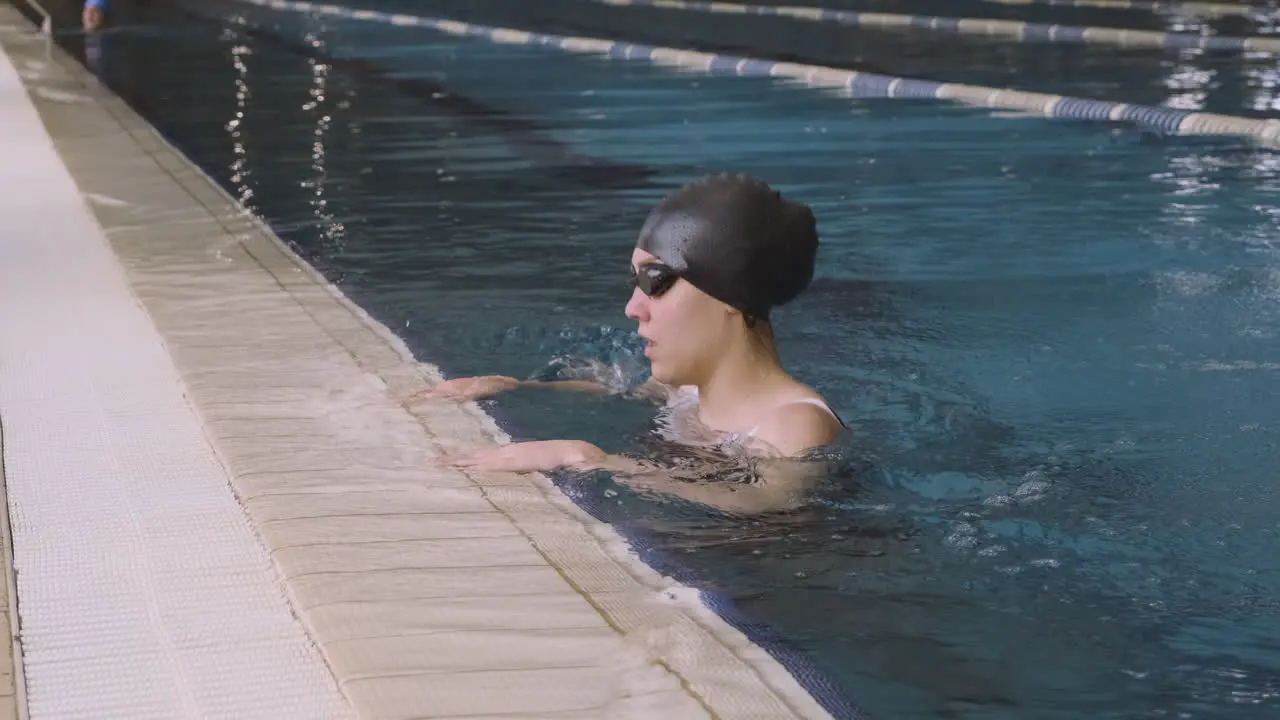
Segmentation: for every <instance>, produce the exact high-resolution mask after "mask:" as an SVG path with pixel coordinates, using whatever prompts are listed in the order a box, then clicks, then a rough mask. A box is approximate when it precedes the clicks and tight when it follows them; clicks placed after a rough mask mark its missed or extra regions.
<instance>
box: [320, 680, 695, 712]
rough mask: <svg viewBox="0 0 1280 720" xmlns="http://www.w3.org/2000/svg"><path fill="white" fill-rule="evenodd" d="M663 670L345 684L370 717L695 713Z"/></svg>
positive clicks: (368, 681)
mask: <svg viewBox="0 0 1280 720" xmlns="http://www.w3.org/2000/svg"><path fill="white" fill-rule="evenodd" d="M674 683H675V681H674V679H673V678H670V677H669V676H667V675H666V674H665V673H664V672H663V671H662V670H661V669H660V668H657V667H649V668H642V669H637V670H636V671H635V672H634V674H632V673H631V672H630V671H628V672H610V671H609V670H606V669H602V668H595V667H592V668H568V669H539V670H522V671H495V672H476V673H457V674H452V673H451V674H442V675H412V676H404V677H390V678H371V679H367V680H354V681H351V682H349V683H346V684H345V685H344V689H345V690H346V691H347V693H348V694H349V695H350V697H351V698H352V699H353V700H354V701H355V702H356V703H357V704H359V705H360V706H361V707H362V708H365V709H366V711H367V713H368V715H367V716H368V717H369V718H377V719H378V720H409V718H419V717H422V715H421V714H420V713H421V712H422V709H423V708H430V710H429V712H430V716H433V717H440V716H448V715H467V716H471V715H502V716H507V717H521V716H524V715H527V714H536V713H547V714H552V716H553V717H564V716H565V715H566V714H568V713H585V714H587V716H589V717H590V716H594V717H596V718H616V717H634V718H641V717H655V718H657V717H662V718H666V717H668V716H669V715H668V714H667V712H666V711H667V710H668V708H672V709H674V708H679V710H678V712H681V713H682V714H683V713H687V712H688V710H687V708H688V705H687V703H688V702H689V701H688V698H687V697H683V696H681V695H680V694H679V693H678V688H674V687H672V685H673V684H674Z"/></svg>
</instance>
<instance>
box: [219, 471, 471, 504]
mask: <svg viewBox="0 0 1280 720" xmlns="http://www.w3.org/2000/svg"><path fill="white" fill-rule="evenodd" d="M232 482H233V484H234V485H235V486H236V489H237V490H238V492H239V494H240V497H241V498H243V499H245V500H248V499H250V498H256V497H259V496H262V495H300V494H306V493H320V494H326V493H327V494H333V493H353V492H390V493H393V494H394V493H405V492H419V491H423V490H427V491H430V490H432V489H435V488H471V487H474V485H473V484H472V483H471V481H470V480H468V479H467V478H466V477H465V476H464V475H462V474H461V473H456V472H445V471H439V470H436V469H434V468H419V469H407V470H386V469H380V468H359V467H354V468H349V469H343V470H319V471H310V472H282V473H255V474H252V475H244V476H241V477H238V478H235V479H233V481H232Z"/></svg>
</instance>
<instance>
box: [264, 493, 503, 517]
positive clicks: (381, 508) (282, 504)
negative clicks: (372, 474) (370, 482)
mask: <svg viewBox="0 0 1280 720" xmlns="http://www.w3.org/2000/svg"><path fill="white" fill-rule="evenodd" d="M245 504H246V505H247V506H248V508H249V514H250V515H252V516H253V518H254V519H255V520H257V521H258V522H270V521H273V520H292V519H296V518H310V517H331V516H335V515H338V516H340V515H392V514H409V513H421V514H424V515H430V514H436V513H459V512H461V513H473V512H492V511H493V506H492V505H490V504H489V502H488V501H487V500H485V499H484V496H483V495H481V494H480V491H479V490H477V489H475V488H465V487H437V488H430V489H426V488H424V489H421V490H411V491H399V492H396V491H389V490H384V491H375V492H349V493H299V494H297V495H263V496H261V497H256V498H251V499H249V500H247V501H246V503H245Z"/></svg>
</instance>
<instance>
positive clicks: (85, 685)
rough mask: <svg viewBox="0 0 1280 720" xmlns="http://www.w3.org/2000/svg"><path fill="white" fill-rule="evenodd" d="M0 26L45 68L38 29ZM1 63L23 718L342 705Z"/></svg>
mask: <svg viewBox="0 0 1280 720" xmlns="http://www.w3.org/2000/svg"><path fill="white" fill-rule="evenodd" d="M14 15H15V13H14V11H13V10H12V9H11V8H10V7H8V6H0V25H11V26H18V25H20V24H21V23H22V22H23V21H22V20H21V19H20V18H16V17H13V16H14ZM35 42H37V43H38V42H39V41H35ZM0 44H2V45H3V48H4V50H5V51H7V52H9V53H11V54H13V56H14V57H15V59H17V62H20V63H21V66H22V68H23V71H24V74H26V75H27V77H28V78H35V80H34V82H36V83H39V82H40V80H39V77H40V73H41V68H42V66H41V61H40V60H39V59H38V58H39V57H40V53H41V52H42V51H40V50H35V48H39V47H40V46H39V45H38V44H36V45H33V44H32V41H31V40H24V39H22V37H21V36H20V35H19V34H18V33H15V32H13V31H8V32H0ZM24 48H25V51H24ZM14 64H15V63H11V62H10V60H9V56H8V55H6V52H0V127H3V128H4V131H3V132H0V158H3V161H0V218H2V219H3V230H2V231H0V416H2V418H3V422H4V429H5V445H4V453H5V456H4V468H5V473H6V478H5V479H6V482H7V484H8V493H9V510H10V513H11V516H12V519H13V534H14V545H15V562H14V566H15V569H16V571H17V574H18V575H17V577H18V581H17V587H18V602H17V606H18V609H19V611H20V615H21V625H22V637H23V644H24V650H25V670H26V676H27V680H28V702H29V707H30V714H31V717H32V718H35V719H36V720H41V719H43V718H59V719H62V718H86V719H89V718H91V719H93V720H102V719H103V718H128V719H129V720H145V719H147V718H157V719H164V720H171V719H173V718H235V719H236V720H243V719H247V718H264V720H282V719H285V718H347V717H352V713H351V711H350V709H349V707H348V705H347V704H346V702H345V700H344V698H343V697H342V695H341V694H340V693H339V692H338V689H337V685H336V683H335V681H334V678H333V677H332V675H331V674H330V672H329V670H328V668H327V667H326V666H325V664H324V662H323V660H322V658H321V656H320V653H319V652H318V651H317V649H316V648H314V647H313V646H312V644H311V643H310V640H309V638H308V637H307V635H306V633H305V630H304V629H303V627H302V625H301V624H300V623H299V622H298V620H297V619H296V618H295V617H294V616H293V614H292V612H291V608H290V605H289V602H288V599H287V597H286V594H285V590H284V586H283V584H282V582H281V580H280V579H279V577H278V575H277V574H276V572H275V570H274V568H273V566H272V564H271V560H270V558H269V556H268V555H267V552H266V550H265V549H264V548H263V546H262V545H261V543H260V542H259V541H258V539H257V538H256V536H255V534H254V532H253V529H252V527H251V526H250V523H249V521H248V518H247V517H246V515H245V513H244V511H243V510H242V509H241V507H240V505H239V504H238V503H237V501H236V499H235V497H234V495H233V493H232V491H231V488H230V486H229V484H228V479H227V474H226V471H225V469H224V468H223V467H222V465H221V464H220V463H219V461H218V459H217V458H216V457H215V455H214V453H213V451H212V449H211V448H210V445H209V442H208V440H207V439H206V438H205V436H204V432H203V428H202V426H201V423H200V421H199V420H198V419H197V417H196V415H195V414H194V412H193V410H192V408H191V407H190V406H189V405H188V404H187V402H186V401H185V399H184V397H183V388H182V384H181V382H180V380H179V377H178V374H177V372H176V370H175V369H174V366H173V364H172V361H171V360H170V358H169V356H168V355H167V353H166V352H165V347H164V344H163V343H162V341H161V338H160V336H159V334H158V333H157V332H156V329H155V327H154V326H153V325H152V323H151V321H150V319H149V318H148V316H147V314H146V313H145V312H144V311H143V309H142V308H141V307H140V306H139V304H138V301H137V298H136V297H135V296H134V295H133V292H132V291H131V289H130V287H129V283H128V281H127V279H126V277H125V274H124V271H123V268H122V267H121V266H120V264H119V262H118V261H117V259H116V256H115V255H114V254H113V253H112V252H111V250H110V248H109V247H108V245H107V243H106V242H105V240H104V238H103V235H102V230H101V228H100V227H99V225H98V224H97V223H96V222H95V221H94V219H93V217H92V215H91V214H90V211H89V208H88V207H86V206H85V204H84V201H83V200H82V198H81V196H80V193H79V191H78V190H77V187H76V185H75V184H74V182H73V181H72V178H71V177H70V175H69V174H68V172H67V170H66V168H65V167H64V166H63V163H62V160H60V159H59V156H58V154H57V153H56V152H55V150H54V148H53V145H52V143H51V142H50V140H49V138H48V136H47V135H46V133H45V129H44V127H43V126H42V124H41V121H40V119H39V117H38V116H37V113H36V111H35V109H34V108H33V107H32V105H31V103H30V102H29V100H28V96H27V93H26V91H25V90H24V89H23V85H22V82H21V80H20V78H19V75H18V73H17V71H16V70H15V68H14ZM50 89H54V88H50ZM62 97H63V98H64V99H65V98H66V96H65V95H64V96H62ZM70 97H71V99H70V100H67V102H75V96H74V94H71V95H70ZM82 147H83V150H84V152H85V153H87V154H92V153H93V152H94V146H93V144H91V143H90V144H85V145H83V146H82Z"/></svg>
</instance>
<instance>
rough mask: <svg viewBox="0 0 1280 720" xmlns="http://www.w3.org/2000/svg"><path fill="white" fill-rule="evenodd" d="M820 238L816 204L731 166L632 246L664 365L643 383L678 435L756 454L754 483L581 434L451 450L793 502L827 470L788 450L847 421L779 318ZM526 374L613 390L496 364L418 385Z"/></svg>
mask: <svg viewBox="0 0 1280 720" xmlns="http://www.w3.org/2000/svg"><path fill="white" fill-rule="evenodd" d="M817 249H818V234H817V227H816V222H815V220H814V216H813V213H812V211H811V210H810V208H809V207H808V206H807V205H803V204H800V203H797V202H794V201H790V200H787V199H784V198H783V197H782V196H781V194H780V193H778V192H776V191H775V190H773V189H772V188H770V187H769V186H768V185H767V184H765V183H764V182H762V181H760V180H756V179H754V178H751V177H749V176H746V175H741V174H737V175H731V174H721V175H714V176H710V177H707V178H704V179H702V180H700V181H698V182H695V183H692V184H690V185H687V186H685V187H683V188H681V189H679V190H677V191H676V192H674V193H672V194H671V195H669V196H668V197H666V198H665V199H663V200H662V202H660V203H659V204H658V206H657V207H656V208H654V210H653V211H652V212H651V213H650V214H649V217H648V218H647V219H646V221H645V223H644V226H643V227H642V228H641V231H640V236H639V240H638V242H637V243H636V247H635V250H634V251H633V252H632V255H631V275H632V284H633V286H634V290H633V291H632V294H631V299H630V301H628V303H627V305H626V315H627V317H629V318H631V319H632V320H635V321H636V322H637V323H638V324H639V327H638V333H639V335H640V337H641V338H643V339H644V340H646V341H647V345H646V347H645V351H644V354H645V356H646V357H647V358H649V361H650V364H651V367H652V380H650V381H649V382H647V383H646V384H645V386H644V387H643V388H642V389H641V390H640V392H639V394H642V395H644V396H647V397H652V398H657V399H661V400H663V401H665V402H666V406H667V407H666V411H665V414H666V417H665V418H664V419H663V420H664V421H663V422H662V423H660V429H661V431H662V432H661V434H662V435H664V436H665V438H664V439H666V440H669V441H673V442H677V443H681V444H684V445H691V446H695V447H702V448H713V449H716V450H719V451H722V452H731V453H734V454H738V455H740V456H742V455H745V456H749V457H751V458H753V459H754V461H755V462H754V463H753V467H754V472H753V476H754V477H753V482H751V483H750V484H749V485H750V487H751V488H752V489H753V490H752V491H751V492H745V493H744V492H742V490H743V488H742V487H738V488H723V487H720V488H718V487H714V486H710V485H707V484H705V483H704V484H698V483H688V482H681V481H678V480H673V479H671V478H670V477H669V472H666V473H664V472H656V473H655V468H654V467H653V466H652V465H651V464H649V463H647V462H644V461H638V460H635V459H632V458H629V457H623V456H617V455H609V454H607V453H605V452H604V451H603V450H601V449H600V448H598V447H596V446H594V445H592V444H590V443H586V442H583V441H580V440H549V441H534V442H521V443H512V444H509V445H505V446H501V447H497V448H489V449H485V450H480V451H477V452H473V453H468V454H465V455H459V456H453V457H450V458H446V459H445V460H446V462H447V463H449V464H451V465H454V466H456V467H460V468H471V469H476V470H494V471H516V472H523V471H538V470H554V469H558V468H564V469H577V470H591V469H605V470H611V471H614V473H615V475H616V476H619V479H620V480H622V481H624V482H627V483H628V484H631V485H640V486H644V487H647V488H650V489H655V490H659V491H667V492H675V493H676V494H679V495H682V496H684V497H686V498H688V499H691V500H696V501H701V502H706V503H708V504H712V505H716V506H720V507H724V508H726V509H728V508H732V509H737V510H750V509H756V510H763V509H766V508H776V507H778V506H780V505H790V504H791V500H792V499H793V498H794V495H795V494H796V492H797V491H799V490H802V489H804V487H805V486H808V485H810V484H811V481H812V480H813V479H814V478H813V477H812V473H811V472H810V473H806V472H804V471H803V470H802V469H801V468H800V464H798V463H788V462H786V461H787V460H788V459H795V458H799V457H801V456H803V455H805V454H806V453H808V452H810V451H812V450H814V449H816V448H820V447H822V446H824V445H827V444H828V443H830V442H831V441H832V440H834V439H835V438H836V437H837V436H838V435H839V434H840V433H841V431H842V429H843V427H844V424H843V423H842V422H841V420H840V418H839V417H838V416H837V415H836V414H835V412H834V411H832V410H831V408H830V406H829V405H828V404H827V403H826V401H825V400H824V399H823V398H822V397H821V396H820V395H819V394H818V393H817V392H815V391H814V390H813V389H812V388H810V387H807V386H805V385H804V384H802V383H800V382H799V381H797V380H796V379H795V378H793V377H792V376H791V375H790V374H788V373H787V371H786V370H785V369H784V368H783V366H782V363H781V360H780V359H779V356H778V351H777V346H776V345H775V341H774V335H773V328H772V325H771V323H770V320H769V311H770V310H771V309H772V308H774V307H777V306H780V305H783V304H785V303H788V302H790V301H791V300H793V299H795V298H796V297H797V296H798V295H799V294H800V293H801V292H802V291H804V290H805V289H806V288H807V287H808V285H809V282H810V280H811V279H812V277H813V268H814V260H815V256H816V254H817ZM526 384H541V385H552V386H558V387H564V388H573V389H583V390H597V391H602V390H604V388H603V386H601V385H598V384H594V383H591V382H589V381H563V382H550V383H545V382H543V383H539V382H521V381H519V380H516V379H515V378H510V377H503V376H484V377H473V378H458V379H454V380H449V381H446V382H443V383H440V384H439V385H437V386H435V387H434V388H432V389H430V390H427V391H425V392H423V393H419V394H418V395H417V396H415V397H419V396H434V397H449V398H454V399H463V400H468V399H476V398H480V397H485V396H489V395H493V394H496V393H498V392H502V391H504V390H510V389H513V388H515V387H518V386H521V385H526ZM411 399H412V398H411ZM761 461H763V462H761Z"/></svg>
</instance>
